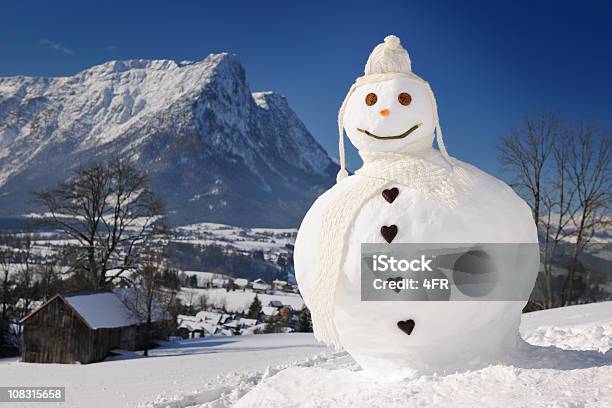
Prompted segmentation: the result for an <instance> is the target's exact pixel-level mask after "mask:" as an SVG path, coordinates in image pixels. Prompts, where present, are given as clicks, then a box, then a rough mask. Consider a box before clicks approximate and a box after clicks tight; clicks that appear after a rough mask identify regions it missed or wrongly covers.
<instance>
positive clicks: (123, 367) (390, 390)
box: [0, 302, 612, 408]
mask: <svg viewBox="0 0 612 408" xmlns="http://www.w3.org/2000/svg"><path fill="white" fill-rule="evenodd" d="M611 316H612V302H606V303H599V304H593V305H584V306H573V307H567V308H562V309H554V310H550V311H544V312H534V313H528V314H525V315H523V323H522V325H521V333H522V334H523V336H524V337H525V338H526V339H528V340H529V339H530V337H531V336H533V335H534V334H537V333H538V332H539V331H546V330H547V328H551V327H563V328H565V329H569V328H572V329H573V331H572V334H570V333H569V331H567V330H565V331H564V332H560V331H556V332H555V333H556V334H555V335H553V336H551V337H550V338H549V340H550V342H551V344H552V345H555V346H559V347H561V348H557V347H535V346H527V345H525V346H524V347H523V348H522V350H521V351H520V352H518V353H517V355H515V356H512V357H511V358H509V361H506V362H503V363H499V364H495V365H490V366H484V367H482V368H479V369H474V370H462V371H458V372H452V373H448V374H443V373H439V374H428V375H422V376H418V377H415V378H411V379H405V380H402V381H385V380H381V379H378V378H372V377H368V376H367V375H364V372H362V371H360V370H359V367H358V366H357V364H356V363H355V362H354V361H353V359H351V358H350V357H349V356H348V355H347V354H346V353H345V352H333V351H331V350H329V349H327V348H326V347H324V346H323V345H321V344H318V343H316V341H315V340H314V338H313V336H312V335H310V334H301V333H292V334H269V335H243V336H233V337H225V338H224V337H210V338H201V339H193V340H183V341H179V342H167V343H164V344H163V346H162V347H161V348H158V349H155V350H152V351H151V354H152V357H149V358H138V356H137V355H133V354H132V355H131V356H120V357H116V358H114V359H112V360H111V361H106V362H103V363H97V364H88V365H60V364H32V363H20V362H18V361H16V360H15V359H4V360H0V383H1V384H3V385H22V386H27V385H32V386H34V385H40V386H42V385H60V386H64V385H65V386H66V387H67V388H66V394H67V400H66V403H65V404H63V405H62V406H65V407H84V406H87V407H92V408H96V407H117V408H120V407H137V406H139V407H148V408H183V407H191V408H198V407H200V408H212V407H215V408H222V407H232V406H235V407H237V408H241V407H242V408H245V407H247V408H250V407H262V406H265V407H269V408H274V407H283V408H285V407H355V408H359V407H385V408H393V407H402V408H403V407H450V406H452V407H459V408H462V407H474V406H479V407H483V408H487V407H530V408H531V407H555V408H557V407H558V408H561V407H602V408H603V407H609V406H612V352H610V351H608V352H607V354H602V353H600V352H597V351H589V350H598V349H605V348H606V347H608V348H609V347H610V345H611V344H612V343H611V341H612V336H611V335H610V334H607V335H605V336H600V337H593V338H592V339H591V340H589V341H588V342H587V343H586V344H585V345H574V346H572V345H571V344H570V342H569V340H571V337H568V336H578V337H579V338H580V336H582V335H583V334H584V333H588V332H594V331H596V330H595V328H597V327H602V328H603V329H604V331H605V330H610V328H611V327H612V322H610V317H611ZM581 338H586V337H581ZM49 406H54V405H53V404H50V405H49Z"/></svg>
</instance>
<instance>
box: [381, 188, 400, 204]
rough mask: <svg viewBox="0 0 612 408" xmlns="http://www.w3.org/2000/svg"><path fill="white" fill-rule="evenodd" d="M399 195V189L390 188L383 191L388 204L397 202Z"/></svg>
mask: <svg viewBox="0 0 612 408" xmlns="http://www.w3.org/2000/svg"><path fill="white" fill-rule="evenodd" d="M398 194H399V189H398V188H397V187H393V188H389V189H386V190H383V192H382V196H383V198H384V199H385V200H387V202H388V203H392V202H393V201H395V199H396V198H397V195H398Z"/></svg>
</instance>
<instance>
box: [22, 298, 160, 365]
mask: <svg viewBox="0 0 612 408" xmlns="http://www.w3.org/2000/svg"><path fill="white" fill-rule="evenodd" d="M168 318H169V316H168V314H167V312H164V313H160V314H159V315H158V316H154V320H155V322H156V323H160V324H161V323H163V320H165V319H168ZM21 324H22V327H23V331H22V361H24V362H29V363H84V364H85V363H93V362H97V361H102V360H104V359H105V358H106V357H107V356H108V354H109V352H111V350H114V349H124V350H132V351H133V350H138V349H142V348H143V346H144V339H145V337H146V336H144V332H143V328H144V326H143V325H142V322H141V321H140V320H139V319H138V318H136V317H135V315H134V313H132V312H131V311H130V310H129V309H128V308H127V307H126V305H125V304H124V303H123V302H122V301H121V300H120V299H119V297H117V295H116V294H115V293H113V292H112V291H95V292H75V293H70V294H64V295H55V296H54V297H52V298H51V299H50V300H49V301H48V302H46V303H45V304H43V305H42V306H41V307H39V308H38V309H36V310H34V311H33V312H32V313H30V314H29V315H27V316H26V317H24V318H23V319H22V320H21Z"/></svg>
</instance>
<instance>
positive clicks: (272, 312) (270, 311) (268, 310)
mask: <svg viewBox="0 0 612 408" xmlns="http://www.w3.org/2000/svg"><path fill="white" fill-rule="evenodd" d="M261 311H262V312H263V314H265V315H266V316H276V315H277V314H278V309H277V308H275V307H272V306H264V307H262V308H261Z"/></svg>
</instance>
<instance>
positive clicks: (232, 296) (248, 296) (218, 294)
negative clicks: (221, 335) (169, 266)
mask: <svg viewBox="0 0 612 408" xmlns="http://www.w3.org/2000/svg"><path fill="white" fill-rule="evenodd" d="M202 295H205V296H206V298H207V302H208V303H209V304H212V305H215V306H217V307H220V306H225V309H226V310H228V311H231V312H242V311H245V310H247V309H248V308H249V306H250V305H251V303H252V302H253V299H255V296H257V297H258V298H259V300H260V301H261V304H262V305H264V306H267V305H268V304H269V303H270V302H271V301H274V300H278V301H280V302H282V303H283V305H290V306H291V307H292V308H293V310H300V309H302V307H303V306H304V301H303V300H302V297H301V296H300V295H298V294H297V293H288V292H282V291H275V292H273V293H272V294H268V293H255V292H253V291H250V290H245V291H242V289H236V290H235V291H229V292H228V291H226V290H225V289H222V288H217V289H198V288H182V289H181V291H180V292H179V297H180V298H181V299H182V300H183V303H186V304H189V303H190V301H191V302H192V303H197V300H198V298H199V297H200V296H202Z"/></svg>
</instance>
